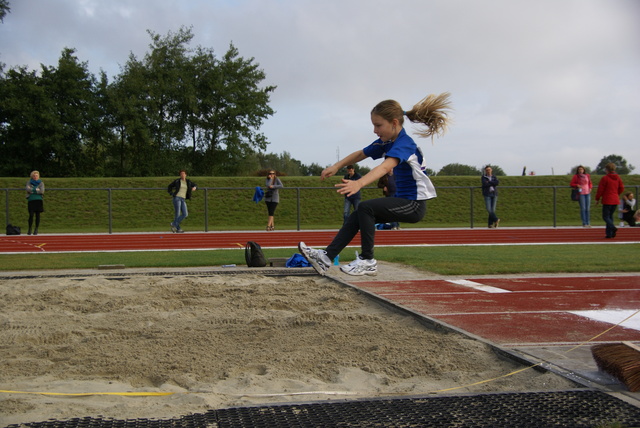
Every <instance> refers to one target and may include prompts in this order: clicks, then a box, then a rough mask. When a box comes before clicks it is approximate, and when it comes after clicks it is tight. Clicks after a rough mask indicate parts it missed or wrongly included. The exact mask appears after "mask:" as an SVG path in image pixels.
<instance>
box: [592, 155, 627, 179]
mask: <svg viewBox="0 0 640 428" xmlns="http://www.w3.org/2000/svg"><path fill="white" fill-rule="evenodd" d="M610 162H613V163H614V164H616V172H617V173H618V174H630V173H631V171H633V170H634V169H636V167H635V166H633V165H631V164H629V165H627V160H626V159H625V158H623V157H622V156H619V155H609V156H605V157H603V158H602V159H601V160H600V163H599V164H598V166H597V167H596V171H595V173H596V174H598V175H604V174H606V173H607V171H606V170H605V166H606V165H607V164H608V163H610Z"/></svg>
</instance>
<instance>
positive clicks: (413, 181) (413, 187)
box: [363, 128, 437, 201]
mask: <svg viewBox="0 0 640 428" xmlns="http://www.w3.org/2000/svg"><path fill="white" fill-rule="evenodd" d="M363 151H364V154H365V155H367V156H368V157H370V158H371V159H380V158H381V157H383V156H384V157H392V158H396V159H398V160H399V161H400V163H398V165H397V166H396V167H395V168H394V169H393V175H394V177H395V179H396V194H395V195H394V196H396V197H398V198H405V199H411V200H414V201H423V200H425V199H432V198H435V197H436V196H437V195H436V189H435V187H434V186H433V183H431V180H430V179H429V177H427V174H426V173H425V170H426V166H425V164H424V156H422V151H421V150H420V149H419V148H418V146H417V145H416V143H415V142H414V141H413V138H411V137H410V136H408V135H407V133H406V132H405V130H404V128H402V130H401V131H400V133H399V134H398V138H396V140H395V141H387V142H383V141H382V140H381V139H377V140H376V141H374V142H373V143H371V144H370V145H368V146H367V147H365V148H364V149H363Z"/></svg>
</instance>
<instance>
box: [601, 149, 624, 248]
mask: <svg viewBox="0 0 640 428" xmlns="http://www.w3.org/2000/svg"><path fill="white" fill-rule="evenodd" d="M604 169H605V170H606V171H607V175H605V176H604V177H602V178H601V179H600V182H599V183H598V192H597V193H596V205H597V204H599V203H600V199H602V219H603V220H604V222H605V224H606V225H607V227H606V236H605V238H607V239H611V238H615V237H616V232H617V231H618V228H617V227H616V226H615V224H614V222H613V213H615V211H616V207H617V206H618V204H619V203H620V194H621V193H622V192H624V184H622V179H621V178H620V176H619V175H618V174H616V164H615V163H613V162H609V163H608V164H607V165H606V166H605V167H604Z"/></svg>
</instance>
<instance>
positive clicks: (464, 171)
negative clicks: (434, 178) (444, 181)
mask: <svg viewBox="0 0 640 428" xmlns="http://www.w3.org/2000/svg"><path fill="white" fill-rule="evenodd" d="M480 174H481V172H480V170H479V169H478V168H476V167H475V166H470V165H462V164H459V163H450V164H448V165H445V166H443V167H442V168H441V169H440V171H438V175H480Z"/></svg>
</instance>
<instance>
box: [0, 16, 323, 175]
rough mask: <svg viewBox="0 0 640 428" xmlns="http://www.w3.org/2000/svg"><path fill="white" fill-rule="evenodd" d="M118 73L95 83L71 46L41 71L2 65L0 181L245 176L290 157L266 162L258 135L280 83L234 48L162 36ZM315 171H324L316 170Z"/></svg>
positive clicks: (182, 33) (187, 36) (296, 170)
mask: <svg viewBox="0 0 640 428" xmlns="http://www.w3.org/2000/svg"><path fill="white" fill-rule="evenodd" d="M149 35H150V37H151V43H150V45H149V48H150V49H149V51H148V52H147V53H146V54H145V55H144V57H143V58H141V59H140V58H137V57H136V56H135V55H133V54H130V56H129V58H128V60H127V61H126V63H125V64H124V65H123V66H122V67H121V71H120V74H118V75H117V76H115V77H114V78H113V79H111V80H109V78H108V76H107V75H106V73H105V72H104V71H101V72H100V74H99V75H98V76H95V75H94V74H92V73H91V72H90V71H89V68H88V64H87V63H86V62H82V61H81V60H80V59H79V58H78V57H77V56H76V52H75V50H74V49H72V48H65V49H63V51H62V53H61V55H60V58H59V60H58V63H57V65H56V66H46V65H41V69H40V70H37V71H36V70H29V69H28V68H27V67H25V66H15V67H11V68H9V69H7V70H5V66H4V65H3V64H0V157H1V158H2V159H3V162H2V164H1V165H0V175H1V176H15V175H24V174H25V171H30V170H32V169H39V170H43V171H47V173H46V174H47V175H48V176H50V177H51V176H55V177H78V176H84V177H92V176H93V177H100V176H154V175H164V174H167V173H168V172H169V171H177V170H178V169H180V168H184V167H186V168H188V169H189V171H190V174H194V175H225V176H234V175H243V174H246V173H247V172H248V171H256V170H259V169H260V167H264V168H270V167H272V166H266V165H264V164H265V163H266V162H271V161H274V160H277V161H278V163H279V164H282V163H286V162H288V161H290V162H292V163H293V165H288V167H290V168H291V169H292V171H291V172H290V173H291V174H301V175H304V174H305V173H308V171H306V170H304V168H305V167H304V165H302V164H298V165H296V164H295V162H293V160H291V159H290V156H289V155H288V154H286V153H285V154H284V155H282V156H275V159H274V156H273V155H267V154H266V153H265V150H266V148H267V144H268V142H267V139H266V138H265V136H264V135H263V134H262V133H260V131H259V130H260V127H261V125H262V124H263V122H264V120H265V119H267V118H268V117H270V116H272V115H273V114H274V110H273V109H272V108H271V107H270V106H269V101H270V94H271V93H272V92H273V91H274V90H275V89H276V87H275V86H270V85H264V84H263V82H264V80H265V77H266V76H265V73H264V71H263V70H261V69H260V67H259V64H258V63H256V62H255V60H254V58H244V57H242V56H241V55H240V53H239V52H238V49H237V48H236V47H235V46H233V44H230V46H229V48H228V49H227V51H226V52H225V53H224V54H223V55H222V56H220V57H218V56H216V54H215V53H214V51H213V49H211V48H205V47H202V46H198V47H196V48H195V49H193V48H190V47H189V44H190V42H191V40H192V39H193V34H192V31H191V29H187V28H184V27H183V28H181V29H180V30H179V31H178V32H176V33H172V32H169V33H168V34H167V35H166V36H160V35H158V34H155V33H153V32H151V31H149ZM316 167H317V166H316Z"/></svg>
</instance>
